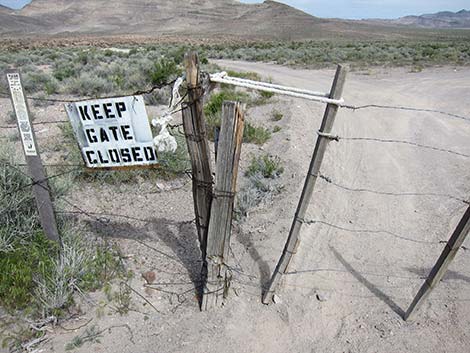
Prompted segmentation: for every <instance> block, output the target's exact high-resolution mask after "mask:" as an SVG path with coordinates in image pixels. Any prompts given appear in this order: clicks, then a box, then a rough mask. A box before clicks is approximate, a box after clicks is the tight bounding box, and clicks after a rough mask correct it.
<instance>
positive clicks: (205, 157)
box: [183, 52, 213, 259]
mask: <svg viewBox="0 0 470 353" xmlns="http://www.w3.org/2000/svg"><path fill="white" fill-rule="evenodd" d="M185 66H186V81H187V84H188V102H187V104H183V128H184V133H185V136H186V142H187V144H188V151H189V155H190V158H191V170H192V176H193V198H194V213H195V215H196V227H197V231H198V237H199V243H200V248H201V252H202V257H203V259H205V257H206V247H207V231H208V226H209V218H210V210H211V203H212V183H213V180H212V172H211V161H210V149H209V143H208V141H207V133H206V122H205V119H204V110H203V102H202V97H203V93H204V92H203V89H202V87H200V85H199V59H198V55H197V54H196V53H194V52H189V53H187V54H186V56H185Z"/></svg>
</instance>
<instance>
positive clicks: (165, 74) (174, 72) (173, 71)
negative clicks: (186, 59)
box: [150, 58, 182, 85]
mask: <svg viewBox="0 0 470 353" xmlns="http://www.w3.org/2000/svg"><path fill="white" fill-rule="evenodd" d="M181 72H182V71H181V69H180V68H179V67H178V65H177V64H176V62H175V61H174V60H171V59H167V58H161V59H159V60H158V61H157V62H155V65H154V68H153V70H152V71H151V72H150V78H151V82H152V84H154V85H161V84H164V83H167V82H170V81H171V80H173V79H175V78H176V77H178V76H179V75H181Z"/></svg>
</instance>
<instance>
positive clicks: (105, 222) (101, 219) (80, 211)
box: [0, 80, 470, 301]
mask: <svg viewBox="0 0 470 353" xmlns="http://www.w3.org/2000/svg"><path fill="white" fill-rule="evenodd" d="M175 82H176V80H173V81H170V82H168V83H165V84H162V85H156V86H152V87H151V88H149V89H147V90H141V91H136V92H134V93H133V94H131V95H142V94H151V93H153V92H154V91H155V90H157V89H163V88H165V87H168V86H171V85H173V84H174V83H175ZM247 88H252V87H247ZM275 89H278V88H275ZM206 93H207V92H206ZM296 93H300V94H303V93H301V92H296ZM187 94H188V92H185V93H184V94H183V96H182V98H181V100H180V101H179V102H177V104H176V105H181V103H183V101H184V100H185V99H186V97H187ZM203 95H204V92H203ZM0 96H1V97H5V98H9V97H10V95H9V94H7V93H4V92H0ZM121 96H122V95H118V96H110V97H100V99H104V98H116V97H121ZM26 98H28V99H30V100H36V101H44V102H50V103H65V104H67V103H76V102H81V101H83V100H84V99H80V100H68V99H53V98H51V99H49V98H39V97H29V96H28V97H26ZM90 99H95V98H90ZM327 99H328V98H327ZM320 102H322V103H325V102H326V101H324V100H322V101H320ZM326 103H329V104H335V105H337V107H339V108H345V109H347V110H351V111H353V112H354V111H359V110H366V109H382V110H396V111H408V112H415V113H428V114H435V115H439V116H442V117H445V118H452V119H457V120H460V121H465V122H470V117H466V116H463V115H459V114H455V113H450V112H445V111H441V110H434V109H428V108H417V107H405V106H392V105H379V104H367V105H348V104H345V103H344V102H339V101H337V102H332V101H328V102H326ZM188 104H191V103H188ZM170 106H172V102H170ZM182 109H183V108H179V109H174V110H172V111H171V114H176V113H178V112H181V111H182ZM436 118H437V117H436ZM439 118H441V117H439ZM67 123H69V120H55V121H37V122H33V123H32V125H33V126H41V125H53V124H67ZM170 127H172V128H179V127H181V124H177V125H171V126H170ZM0 128H1V129H14V128H17V125H1V126H0ZM322 134H323V135H322ZM320 137H324V138H327V139H329V140H334V141H337V142H341V141H351V142H361V141H362V142H375V143H384V144H400V145H407V146H412V147H415V148H419V149H424V150H430V151H434V152H440V153H448V154H451V155H455V156H458V157H461V158H469V157H470V155H468V154H465V153H463V152H459V151H455V150H451V149H446V148H442V147H439V146H432V145H427V144H423V143H419V142H414V141H406V140H400V139H392V138H390V139H388V138H377V137H356V136H337V135H334V134H325V133H322V132H320V133H319V138H320ZM0 164H1V165H3V166H6V167H8V168H14V169H16V170H18V171H20V172H21V173H23V174H24V175H25V176H27V177H28V178H30V179H31V180H32V181H31V182H30V183H28V184H26V185H24V186H22V187H21V188H19V189H16V190H14V191H11V192H9V193H7V194H5V195H4V197H8V196H10V195H12V194H14V193H17V192H19V191H21V190H22V189H27V188H31V187H33V186H35V185H41V186H42V187H44V186H43V184H44V182H47V181H50V180H54V179H57V178H61V177H64V176H67V175H69V174H73V173H76V172H77V171H80V170H87V169H86V168H84V167H83V166H82V165H75V164H61V163H50V164H47V163H46V164H45V165H44V166H45V167H49V168H70V169H69V170H66V171H62V172H58V173H55V174H52V175H48V176H47V177H46V178H44V179H42V180H33V179H32V178H31V177H30V176H29V175H28V174H27V173H25V172H23V171H21V169H20V168H19V167H23V166H27V164H21V163H18V164H17V163H12V162H10V161H6V160H0ZM186 174H187V175H188V176H189V177H190V178H191V179H194V177H193V176H192V175H191V173H190V172H186ZM314 176H315V177H316V178H319V179H321V180H323V181H324V182H326V183H327V184H330V185H333V186H335V187H337V188H339V189H342V190H344V191H347V192H357V193H370V194H376V195H384V196H390V197H416V196H417V197H433V198H443V199H451V200H454V201H458V202H461V203H463V204H465V205H469V204H470V203H469V199H468V198H467V196H456V195H451V194H445V193H439V192H433V191H427V192H412V191H407V192H403V191H400V192H393V191H386V190H373V189H368V188H355V187H350V186H347V185H343V184H341V183H339V182H336V181H335V180H333V179H332V178H330V177H328V176H325V175H323V174H321V173H319V174H316V175H314ZM48 191H51V190H50V188H48ZM60 200H61V201H62V202H64V203H65V204H67V205H68V206H69V207H70V208H71V210H58V211H56V212H57V213H58V214H64V215H70V216H84V217H87V218H89V219H92V220H94V221H96V222H97V223H99V224H100V225H101V226H102V227H103V228H104V229H106V227H109V226H110V223H111V218H119V219H125V220H129V221H135V222H142V223H151V222H152V220H149V219H141V218H138V217H133V216H129V215H123V214H115V213H108V212H95V211H88V210H86V209H84V208H83V207H81V206H78V205H76V204H75V203H73V202H71V201H70V200H69V199H67V198H66V197H64V196H62V197H60ZM55 201H56V200H55ZM188 222H191V223H192V222H194V220H191V221H188ZM299 222H301V223H303V224H305V225H310V226H312V225H316V224H318V225H323V226H327V227H330V228H333V229H336V230H338V231H342V232H348V233H353V234H369V235H370V234H386V235H388V236H391V237H394V238H395V239H397V240H400V241H405V242H413V243H417V244H424V245H433V246H435V245H440V244H447V243H448V242H447V241H443V240H441V241H425V240H420V239H418V238H411V237H407V236H403V235H400V234H397V233H395V232H393V231H392V230H387V229H353V228H348V227H345V226H343V225H338V224H334V223H330V222H328V221H325V220H314V219H311V220H306V219H299ZM183 223H185V222H183ZM135 241H136V242H138V243H141V245H143V246H145V247H147V248H149V249H150V250H152V251H154V252H155V253H158V254H160V255H161V256H164V257H165V258H168V259H171V260H172V261H175V262H181V259H179V258H178V257H177V256H174V255H172V254H169V253H166V252H164V251H162V250H160V249H157V248H155V247H152V246H151V245H149V244H146V243H145V242H143V241H141V240H139V239H136V240H135ZM461 248H462V249H463V250H467V248H465V247H463V246H462V247H461ZM231 251H232V253H233V250H231ZM233 255H234V258H235V260H236V261H237V262H238V266H237V267H232V266H228V268H229V270H230V271H232V272H233V273H237V274H238V275H240V276H241V277H247V278H249V279H253V280H254V279H256V280H261V278H260V277H259V275H258V274H255V273H246V272H245V271H243V269H242V268H241V265H240V263H241V261H240V260H238V259H236V257H235V254H233ZM320 270H321V269H317V271H320ZM311 271H315V270H311ZM324 271H333V272H334V271H335V270H328V269H324ZM285 274H286V275H291V276H292V275H298V274H301V272H300V271H293V272H286V273H285ZM363 274H364V275H370V276H377V277H390V276H392V277H393V276H394V275H393V274H392V275H389V274H377V273H363ZM422 278H423V277H422V276H420V277H417V278H414V277H413V278H412V277H409V278H408V279H422ZM234 281H235V282H238V283H240V284H245V285H248V282H247V283H244V282H243V281H242V280H240V278H236V277H234ZM182 284H183V285H185V284H187V285H192V286H194V287H197V285H198V284H197V283H195V282H194V281H191V282H187V283H185V282H179V283H170V282H169V283H165V284H164V283H162V284H155V285H152V286H155V287H156V286H157V285H160V286H172V285H178V286H180V285H182ZM249 284H250V285H251V283H249ZM286 285H287V286H290V284H286ZM152 286H149V288H151V287H152ZM257 288H259V289H260V290H261V291H262V292H265V291H266V290H269V286H267V285H261V286H260V285H259V284H258V285H257ZM153 289H155V288H153ZM156 290H157V289H156ZM192 290H194V288H193V289H189V290H187V291H185V292H184V293H182V294H181V293H180V294H178V293H176V292H171V291H169V292H171V293H172V294H175V295H178V301H179V299H180V297H179V295H183V296H184V295H186V294H188V293H191V291H192ZM162 292H163V290H162ZM261 294H262V293H259V295H257V296H258V297H259V296H260V295H261Z"/></svg>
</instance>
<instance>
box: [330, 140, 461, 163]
mask: <svg viewBox="0 0 470 353" xmlns="http://www.w3.org/2000/svg"><path fill="white" fill-rule="evenodd" d="M336 138H337V139H338V140H345V141H367V142H380V143H397V144H405V145H411V146H415V147H419V148H424V149H430V150H433V151H438V152H445V153H450V154H454V155H456V156H460V157H465V158H470V155H468V154H464V153H461V152H456V151H453V150H449V149H445V148H440V147H434V146H429V145H423V144H420V143H417V142H412V141H404V140H395V139H381V138H376V137H343V136H336Z"/></svg>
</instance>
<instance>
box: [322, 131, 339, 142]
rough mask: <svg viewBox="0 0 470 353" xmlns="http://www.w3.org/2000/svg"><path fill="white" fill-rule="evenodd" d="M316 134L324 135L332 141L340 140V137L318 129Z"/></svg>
mask: <svg viewBox="0 0 470 353" xmlns="http://www.w3.org/2000/svg"><path fill="white" fill-rule="evenodd" d="M317 134H318V136H320V137H324V138H326V139H328V140H332V141H336V142H339V140H340V137H339V136H338V135H333V134H328V133H326V132H323V131H320V130H318V131H317Z"/></svg>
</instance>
